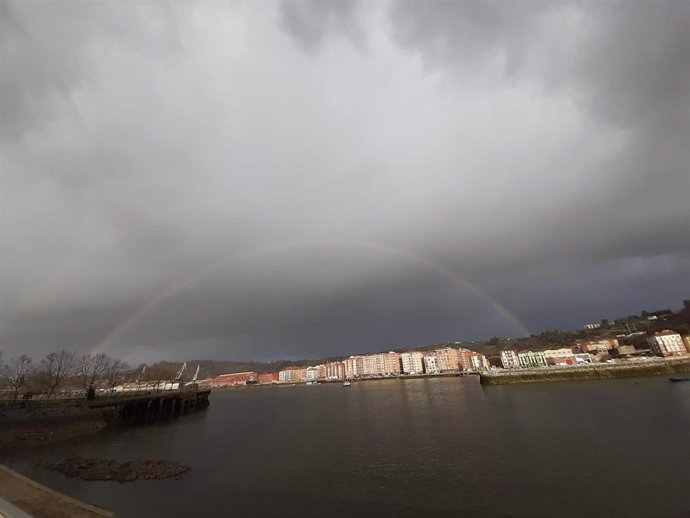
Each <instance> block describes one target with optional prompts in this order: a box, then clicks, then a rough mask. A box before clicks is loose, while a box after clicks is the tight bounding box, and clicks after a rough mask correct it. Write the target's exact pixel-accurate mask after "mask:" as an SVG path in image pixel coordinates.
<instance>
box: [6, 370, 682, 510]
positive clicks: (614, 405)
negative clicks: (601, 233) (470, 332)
mask: <svg viewBox="0 0 690 518" xmlns="http://www.w3.org/2000/svg"><path fill="white" fill-rule="evenodd" d="M211 400H212V404H211V406H210V407H209V409H208V410H207V411H205V412H200V413H198V414H194V415H188V416H184V417H182V418H180V419H179V420H177V421H176V422H174V423H166V424H159V425H153V426H147V427H133V428H126V429H124V430H119V431H117V432H111V433H106V434H103V435H100V436H97V437H96V438H94V439H90V440H89V441H87V442H85V443H83V444H82V443H78V442H72V443H69V444H66V445H61V446H59V447H53V448H51V449H49V450H48V449H46V450H44V451H41V452H34V453H32V454H31V457H30V458H27V454H23V456H22V457H21V458H19V457H18V458H10V459H5V462H6V463H7V464H9V465H10V466H12V467H14V468H15V469H17V470H19V471H21V472H23V473H25V474H27V475H29V476H31V477H33V478H35V479H37V480H38V481H40V482H42V483H44V484H46V485H48V486H51V487H53V488H55V489H57V490H59V491H62V492H64V493H67V494H69V495H72V496H75V497H77V498H80V499H82V500H85V501H88V502H92V503H95V504H97V505H100V506H103V507H106V508H108V509H110V510H113V511H115V512H116V513H117V515H118V516H123V517H129V516H131V517H139V516H142V517H149V516H150V517H157V516H166V517H170V516H190V517H193V516H242V515H247V514H253V515H254V516H258V517H262V516H269V515H281V516H288V517H290V516H295V517H297V516H300V517H305V516H329V515H330V516H353V517H354V516H395V517H406V516H424V515H427V516H458V515H460V514H465V513H467V514H466V516H470V515H471V516H499V517H541V516H543V517H550V516H565V517H582V516H594V517H598V516H602V517H604V516H606V517H612V516H621V517H623V516H624V517H649V516H651V517H656V516H658V517H673V516H677V517H690V383H688V384H684V383H678V384H672V383H669V381H668V380H667V379H666V378H645V379H639V380H616V381H592V382H577V383H545V384H533V385H520V386H497V387H482V386H480V385H479V384H478V382H477V379H476V378H445V379H427V380H405V381H398V380H390V381H381V382H361V383H354V384H353V386H352V387H351V388H350V389H345V388H343V387H341V386H340V385H318V386H309V387H307V386H300V387H280V388H249V389H238V390H231V391H227V392H220V391H217V392H214V393H213V394H212V398H211ZM69 455H82V456H94V457H103V458H115V459H118V460H131V459H136V458H163V459H169V460H175V461H180V462H182V463H184V464H187V465H189V466H191V467H192V471H191V472H190V473H188V474H187V475H185V476H183V477H182V478H181V479H179V480H156V481H140V482H135V483H130V484H118V483H114V482H84V481H79V480H75V479H68V478H66V477H64V476H63V475H61V474H59V473H55V472H50V471H47V470H45V469H43V468H40V467H36V466H35V463H36V462H40V461H43V460H47V459H49V458H50V459H60V458H64V457H66V456H69Z"/></svg>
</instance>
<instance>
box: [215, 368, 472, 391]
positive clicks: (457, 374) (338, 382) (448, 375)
mask: <svg viewBox="0 0 690 518" xmlns="http://www.w3.org/2000/svg"><path fill="white" fill-rule="evenodd" d="M470 376H479V372H443V373H439V374H405V375H402V376H379V377H371V378H356V379H351V380H347V381H350V382H351V383H353V384H354V383H359V382H360V381H366V382H369V381H393V380H394V381H405V380H414V379H430V378H464V377H470ZM344 381H346V380H333V381H325V380H321V381H318V382H317V383H316V385H342V384H343V382H344ZM306 386H312V385H308V383H307V382H306V381H296V382H294V383H250V384H247V385H239V384H238V385H228V386H226V387H213V390H214V391H216V390H217V391H225V390H238V389H250V388H251V389H253V388H264V389H266V388H284V387H306Z"/></svg>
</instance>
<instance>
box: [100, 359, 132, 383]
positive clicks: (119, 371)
mask: <svg viewBox="0 0 690 518" xmlns="http://www.w3.org/2000/svg"><path fill="white" fill-rule="evenodd" d="M128 371H129V365H127V364H126V363H125V362H123V361H122V360H120V359H117V358H112V359H111V360H110V361H109V362H108V365H107V367H106V369H105V372H104V377H105V380H106V381H107V382H108V385H109V386H110V387H111V388H112V387H114V386H115V385H117V384H118V383H121V382H122V381H123V380H124V378H125V375H126V374H127V372H128Z"/></svg>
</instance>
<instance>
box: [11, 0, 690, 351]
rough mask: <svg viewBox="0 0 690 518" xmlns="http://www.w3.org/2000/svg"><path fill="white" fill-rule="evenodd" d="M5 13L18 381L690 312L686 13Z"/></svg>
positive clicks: (136, 7) (249, 7)
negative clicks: (32, 365)
mask: <svg viewBox="0 0 690 518" xmlns="http://www.w3.org/2000/svg"><path fill="white" fill-rule="evenodd" d="M40 5H41V6H42V4H40ZM51 5H52V4H51ZM3 6H4V7H5V12H4V13H3V22H2V23H3V31H2V38H3V43H6V45H3V49H4V50H3V52H4V53H3V61H2V66H3V74H2V76H3V81H4V83H3V94H2V103H3V106H2V109H3V131H2V134H1V135H0V146H1V149H2V154H3V164H2V166H3V167H2V171H1V174H2V176H1V177H0V181H1V182H2V185H1V187H2V189H0V216H1V218H0V254H1V256H2V277H1V278H0V290H1V292H2V294H3V295H2V299H1V300H0V348H2V349H4V350H5V351H8V352H9V353H8V354H13V353H14V352H15V351H19V350H25V349H26V350H29V351H33V354H35V355H40V354H42V353H43V352H45V351H47V350H49V349H56V348H62V347H74V348H77V349H79V350H87V349H93V348H94V347H97V346H104V347H108V350H109V351H111V352H113V353H114V354H122V355H126V356H128V359H130V360H131V361H134V362H136V361H138V359H155V358H161V357H166V356H175V357H178V358H190V357H215V358H238V359H249V358H257V359H263V358H272V359H275V358H280V357H292V358H300V357H310V356H311V357H318V356H326V355H333V354H345V353H350V352H356V351H365V350H381V349H386V348H391V347H399V346H413V345H415V344H426V343H430V342H436V341H441V340H452V339H461V338H465V339H477V338H483V337H489V336H492V335H518V334H521V333H522V332H523V329H524V328H527V329H529V330H531V331H538V330H540V329H543V328H545V327H549V328H553V327H561V328H563V327H577V326H579V325H581V324H582V323H584V322H585V321H588V320H592V319H598V318H602V317H607V316H608V317H611V316H613V315H611V314H610V312H612V311H614V310H615V309H616V308H620V309H621V312H622V313H632V312H635V311H639V310H641V309H645V308H646V309H651V308H653V306H655V305H660V306H664V307H668V306H676V305H678V304H679V303H680V300H681V299H683V298H687V294H684V293H683V291H684V290H687V281H686V280H685V279H687V278H688V274H690V272H689V271H688V267H687V265H688V264H690V235H689V234H688V233H687V228H688V226H690V212H689V208H688V204H687V200H688V195H689V194H690V191H689V189H690V184H688V182H689V181H690V180H689V179H688V176H687V170H688V164H690V156H689V155H688V146H687V141H688V135H690V130H689V128H688V110H687V106H688V105H690V99H688V95H689V92H690V87H689V86H688V67H687V66H683V65H684V63H683V61H682V56H684V55H686V54H687V47H688V36H687V31H683V30H682V28H683V27H684V26H687V25H688V23H687V9H686V8H685V6H686V4H682V3H680V2H677V3H673V2H668V3H663V4H662V3H659V4H649V3H630V4H625V9H624V8H623V7H622V6H621V4H615V3H607V4H606V5H602V4H599V3H592V4H590V3H571V2H563V3H551V2H549V3H541V2H534V3H527V4H525V3H521V4H517V3H514V2H506V3H490V4H487V3H479V2H477V3H472V2H460V3H451V2H442V3H431V2H415V3H392V4H390V5H389V6H384V7H385V8H384V7H379V6H377V7H376V8H374V7H371V6H370V5H369V4H366V3H349V2H342V3H331V2H316V3H309V2H303V3H292V2H290V3H274V4H271V3H269V4H262V6H257V5H256V4H251V3H248V4H233V5H232V6H230V7H228V6H225V5H221V4H215V3H212V4H197V3H192V4H187V3H183V4H165V5H161V6H157V5H156V6H151V5H148V4H145V5H140V4H128V3H125V4H122V3H108V2H105V3H103V2H100V3H95V4H82V3H74V4H69V9H65V10H62V9H61V8H59V7H50V9H47V10H45V11H44V10H43V9H42V8H39V4H33V3H7V4H3ZM51 9H54V12H53V11H52V10H51ZM5 29H7V30H5ZM286 35H288V36H289V37H290V38H295V39H296V41H297V42H298V45H296V46H292V45H287V46H286V45H284V42H285V37H286ZM343 37H344V38H345V39H346V40H347V42H348V43H346V44H345V45H343V44H342V39H343ZM363 42H366V52H361V50H360V48H361V46H362V45H363V44H364V43H363ZM420 57H421V59H420ZM5 72H9V73H5ZM5 115H6V116H5ZM615 312H616V313H617V312H618V311H617V310H616V311H615ZM508 313H510V314H512V315H513V317H514V319H517V320H519V321H520V322H521V323H520V324H516V322H515V320H514V319H513V317H510V318H509V317H508V316H507V315H508ZM104 341H105V342H104Z"/></svg>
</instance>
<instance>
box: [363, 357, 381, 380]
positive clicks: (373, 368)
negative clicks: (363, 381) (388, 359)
mask: <svg viewBox="0 0 690 518" xmlns="http://www.w3.org/2000/svg"><path fill="white" fill-rule="evenodd" d="M383 363H384V359H383V354H368V355H366V356H365V357H364V372H363V374H364V375H365V376H382V375H383V373H384V365H383Z"/></svg>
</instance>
